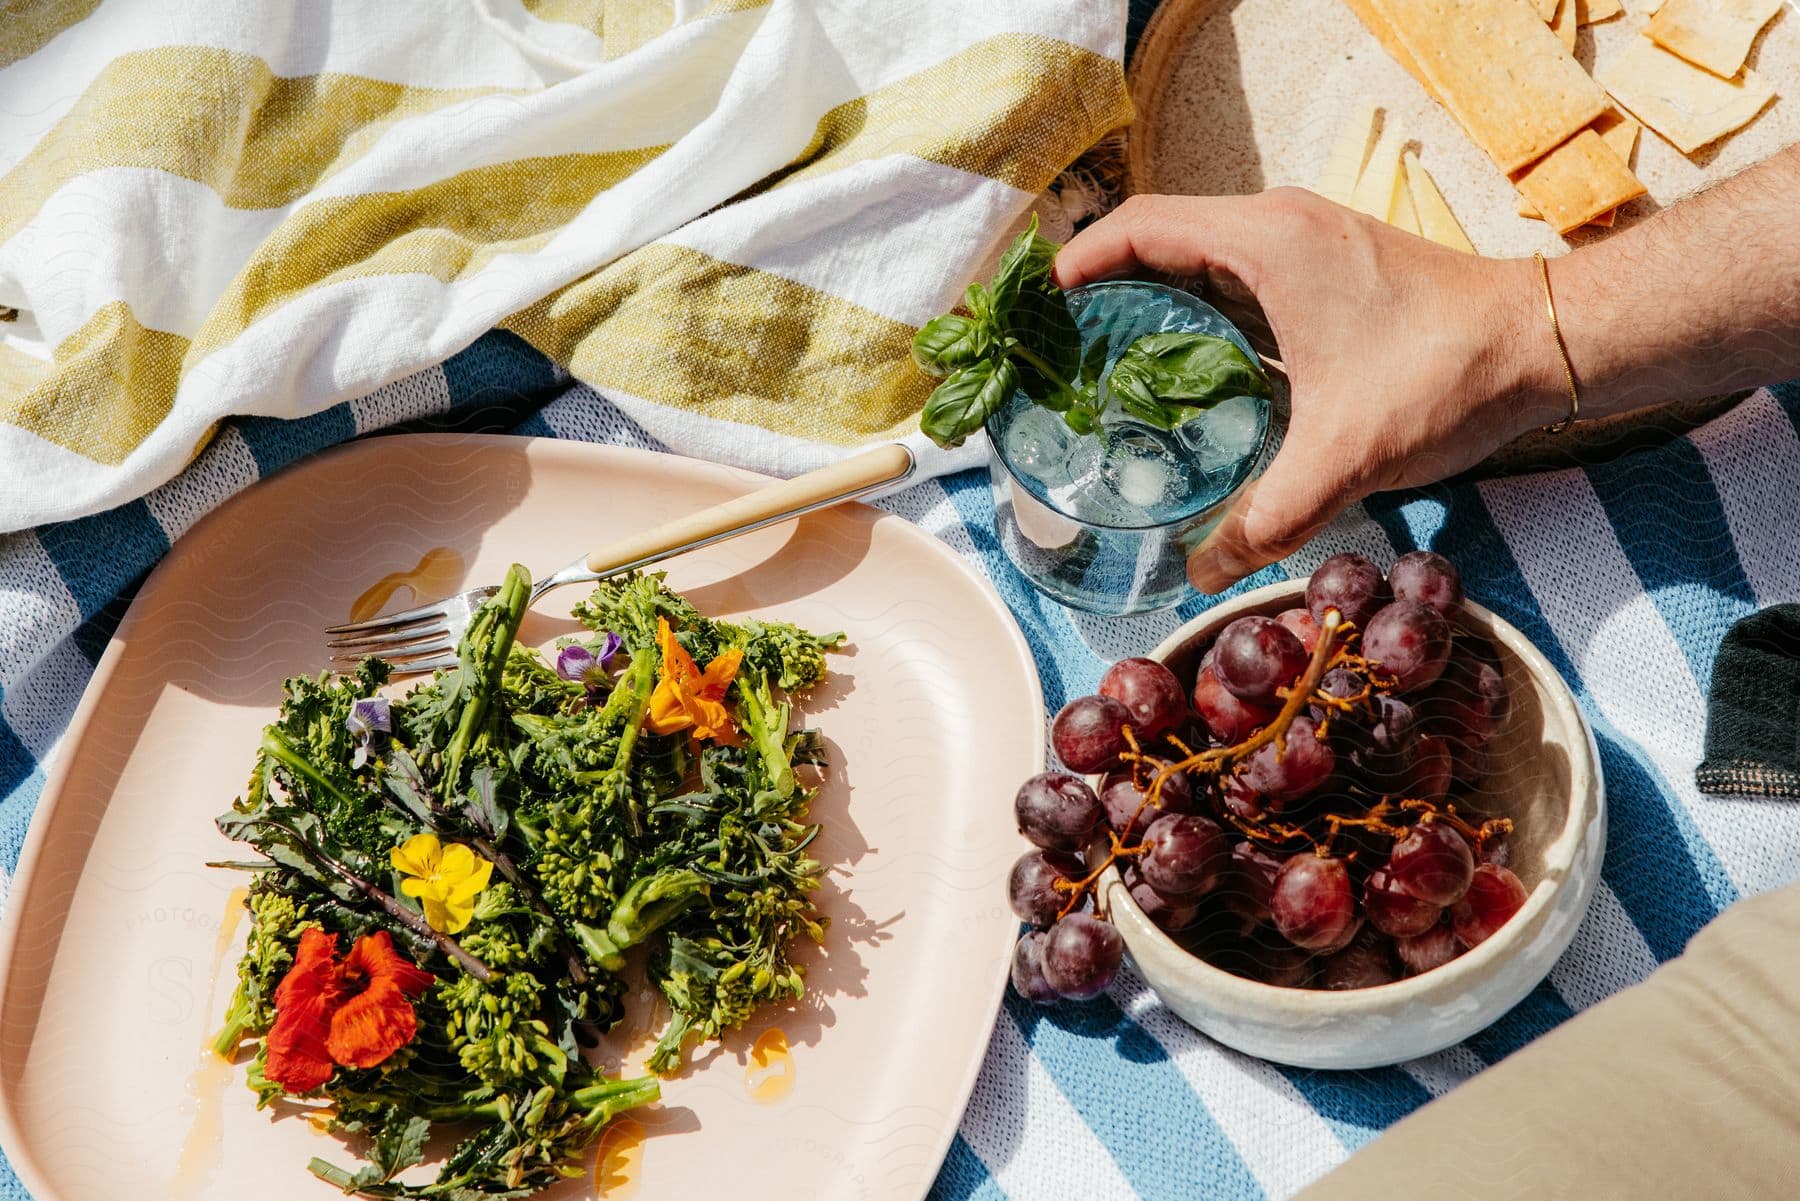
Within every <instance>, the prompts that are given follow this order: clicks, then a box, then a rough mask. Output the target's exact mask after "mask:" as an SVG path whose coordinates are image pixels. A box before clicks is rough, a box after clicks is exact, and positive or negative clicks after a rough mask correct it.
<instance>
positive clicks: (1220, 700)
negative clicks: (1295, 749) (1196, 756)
mask: <svg viewBox="0 0 1800 1201" xmlns="http://www.w3.org/2000/svg"><path fill="white" fill-rule="evenodd" d="M1278 707H1279V706H1276V707H1275V708H1278ZM1275 708H1271V707H1270V706H1267V705H1252V704H1250V703H1249V702H1247V701H1243V700H1240V699H1238V697H1237V696H1236V695H1235V694H1234V693H1232V692H1231V690H1230V689H1228V688H1226V687H1225V685H1224V683H1223V682H1222V681H1221V680H1220V679H1219V671H1218V665H1217V664H1208V665H1207V666H1205V667H1202V668H1201V669H1200V674H1199V675H1197V676H1195V677H1194V712H1196V713H1198V714H1199V715H1200V720H1201V721H1203V722H1205V723H1206V729H1207V731H1208V732H1209V733H1211V734H1212V736H1213V737H1214V738H1217V739H1218V740H1219V741H1220V742H1222V743H1226V744H1228V745H1229V744H1235V743H1239V742H1242V741H1244V739H1246V738H1248V737H1250V735H1252V734H1254V733H1256V732H1257V731H1258V730H1260V729H1262V728H1263V727H1264V726H1266V725H1268V724H1269V722H1270V720H1271V719H1273V718H1274V716H1275Z"/></svg>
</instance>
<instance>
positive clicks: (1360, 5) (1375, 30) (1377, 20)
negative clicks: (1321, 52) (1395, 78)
mask: <svg viewBox="0 0 1800 1201" xmlns="http://www.w3.org/2000/svg"><path fill="white" fill-rule="evenodd" d="M1344 6H1345V7H1346V8H1348V9H1349V10H1350V11H1351V12H1353V13H1355V14H1356V19H1357V20H1359V21H1361V22H1362V23H1363V28H1364V29H1367V30H1368V31H1369V32H1370V33H1371V34H1373V35H1374V37H1375V40H1376V42H1378V43H1380V45H1381V48H1382V49H1383V50H1385V51H1387V54H1388V57H1389V58H1391V59H1393V60H1394V61H1395V62H1397V63H1399V64H1400V65H1401V66H1402V67H1404V68H1405V69H1406V73H1407V74H1408V75H1410V76H1412V77H1413V78H1414V79H1416V80H1418V81H1419V86H1420V87H1422V88H1424V89H1425V94H1426V95H1428V96H1430V97H1431V98H1432V99H1433V100H1437V101H1438V103H1439V104H1442V103H1443V101H1442V100H1441V99H1439V97H1438V94H1437V89H1435V88H1433V87H1432V86H1431V83H1430V81H1429V80H1427V79H1426V78H1425V75H1424V72H1422V71H1420V70H1419V64H1418V63H1416V62H1414V61H1413V56H1412V54H1411V52H1409V51H1408V50H1407V48H1406V47H1405V46H1402V45H1401V44H1400V39H1399V38H1397V37H1395V36H1394V27H1393V26H1391V25H1389V24H1388V23H1387V18H1386V17H1383V16H1382V15H1381V14H1380V13H1378V12H1376V11H1375V3H1374V0H1344Z"/></svg>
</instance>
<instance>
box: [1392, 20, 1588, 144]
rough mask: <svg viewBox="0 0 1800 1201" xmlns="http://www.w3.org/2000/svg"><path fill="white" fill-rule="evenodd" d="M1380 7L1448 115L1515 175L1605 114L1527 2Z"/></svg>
mask: <svg viewBox="0 0 1800 1201" xmlns="http://www.w3.org/2000/svg"><path fill="white" fill-rule="evenodd" d="M1373 3H1374V9H1375V11H1376V12H1377V13H1378V14H1380V16H1381V17H1382V19H1383V20H1385V21H1386V22H1387V24H1388V25H1389V26H1390V27H1391V28H1392V30H1393V32H1394V35H1395V36H1396V37H1397V38H1398V39H1399V42H1400V44H1401V45H1403V46H1404V47H1405V48H1406V51H1407V53H1408V54H1410V55H1411V56H1412V58H1413V61H1414V62H1415V63H1416V64H1417V65H1418V68H1419V70H1420V72H1421V73H1422V74H1423V75H1424V77H1425V79H1426V80H1427V81H1428V82H1429V83H1430V85H1431V87H1432V88H1433V89H1434V90H1435V91H1436V92H1437V94H1438V96H1439V97H1440V98H1441V100H1442V101H1443V104H1444V107H1445V108H1447V109H1449V110H1450V113H1451V115H1452V116H1454V117H1455V118H1456V119H1457V120H1458V121H1460V122H1461V123H1462V127H1463V129H1464V130H1466V131H1467V132H1468V134H1469V137H1470V138H1471V139H1472V140H1473V141H1474V142H1475V144H1476V145H1477V146H1479V147H1480V148H1481V149H1482V150H1483V151H1484V152H1485V153H1486V154H1487V156H1488V157H1489V158H1491V159H1493V160H1494V162H1495V163H1497V164H1498V165H1499V166H1500V169H1501V170H1503V171H1506V172H1508V173H1509V174H1510V173H1511V172H1513V171H1517V170H1518V169H1519V168H1521V167H1524V166H1525V165H1526V164H1528V163H1533V162H1536V161H1537V160H1538V159H1540V158H1542V157H1543V156H1544V155H1546V154H1548V153H1549V152H1550V151H1551V150H1553V149H1555V148H1556V147H1557V146H1560V145H1561V144H1562V143H1563V142H1565V141H1567V140H1568V138H1569V137H1570V136H1571V135H1572V134H1574V133H1575V132H1576V131H1577V130H1579V129H1582V128H1583V127H1584V126H1586V125H1587V124H1588V122H1590V121H1592V120H1593V119H1594V118H1595V117H1597V116H1599V115H1600V113H1601V112H1602V111H1604V110H1605V108H1606V96H1605V95H1604V94H1603V93H1602V92H1601V90H1600V88H1599V86H1598V85H1597V84H1595V83H1594V81H1593V80H1592V79H1590V78H1589V77H1588V73H1587V72H1586V71H1584V70H1582V69H1581V64H1580V63H1578V62H1576V61H1575V59H1574V57H1573V56H1572V55H1571V54H1570V53H1569V52H1568V51H1567V50H1565V49H1564V48H1563V45H1562V43H1561V42H1560V41H1558V40H1557V37H1556V35H1555V34H1554V33H1552V32H1551V31H1550V27H1549V26H1547V25H1545V24H1544V23H1543V22H1542V21H1540V20H1539V19H1538V17H1537V12H1536V10H1535V9H1533V8H1532V7H1531V6H1530V5H1528V4H1523V3H1520V0H1373Z"/></svg>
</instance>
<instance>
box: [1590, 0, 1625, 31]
mask: <svg viewBox="0 0 1800 1201" xmlns="http://www.w3.org/2000/svg"><path fill="white" fill-rule="evenodd" d="M1624 11H1625V6H1624V5H1623V4H1620V3H1619V0H1581V10H1580V21H1581V24H1583V25H1592V24H1593V23H1594V22H1595V21H1610V20H1612V19H1613V18H1614V17H1616V16H1618V15H1619V14H1620V13H1622V12H1624Z"/></svg>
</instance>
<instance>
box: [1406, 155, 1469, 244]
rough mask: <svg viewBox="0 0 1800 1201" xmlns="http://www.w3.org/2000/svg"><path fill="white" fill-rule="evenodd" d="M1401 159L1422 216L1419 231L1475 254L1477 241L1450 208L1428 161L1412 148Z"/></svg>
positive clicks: (1414, 204)
mask: <svg viewBox="0 0 1800 1201" xmlns="http://www.w3.org/2000/svg"><path fill="white" fill-rule="evenodd" d="M1400 161H1401V163H1402V165H1403V166H1404V167H1405V170H1406V190H1407V191H1408V192H1409V193H1410V194H1411V196H1412V206H1413V212H1414V213H1415V214H1416V215H1417V217H1418V219H1419V232H1420V233H1421V234H1423V235H1424V236H1425V237H1427V238H1430V239H1431V240H1432V241H1433V242H1436V243H1438V244H1439V245H1440V246H1448V247H1450V249H1452V250H1463V251H1467V252H1468V253H1470V254H1474V253H1475V245H1474V243H1472V242H1470V241H1469V235H1468V234H1466V233H1464V232H1463V227H1462V226H1461V225H1460V224H1459V223H1458V222H1457V220H1456V214H1455V213H1452V212H1451V211H1450V205H1449V204H1448V203H1446V202H1445V200H1444V194H1443V193H1442V192H1440V191H1438V186H1437V184H1436V183H1435V182H1434V181H1433V180H1432V178H1431V175H1430V174H1429V173H1428V172H1427V171H1426V170H1425V165H1424V164H1423V163H1421V162H1420V161H1419V156H1418V155H1416V154H1414V153H1413V152H1412V151H1410V150H1408V151H1407V152H1406V153H1405V154H1403V155H1401V157H1400Z"/></svg>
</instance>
